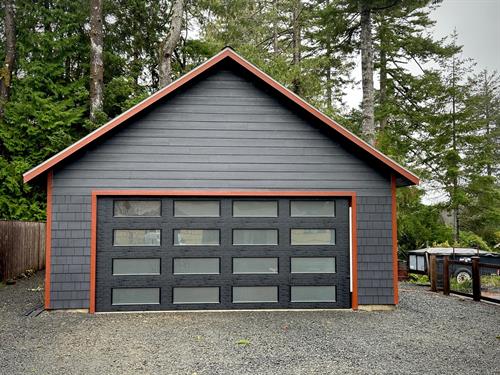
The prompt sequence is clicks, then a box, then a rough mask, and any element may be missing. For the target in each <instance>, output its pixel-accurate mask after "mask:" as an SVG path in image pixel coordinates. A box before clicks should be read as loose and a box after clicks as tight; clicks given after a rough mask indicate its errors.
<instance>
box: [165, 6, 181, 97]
mask: <svg viewBox="0 0 500 375" xmlns="http://www.w3.org/2000/svg"><path fill="white" fill-rule="evenodd" d="M172 7H173V8H172V18H171V21H170V28H169V30H168V33H167V36H166V38H165V40H164V41H163V42H162V43H161V45H160V64H159V65H160V67H159V70H160V88H161V87H165V86H167V85H168V84H169V83H170V82H172V55H173V53H174V50H175V47H177V43H178V42H179V39H180V36H181V27H182V14H183V12H184V0H175V2H174V4H173V5H172Z"/></svg>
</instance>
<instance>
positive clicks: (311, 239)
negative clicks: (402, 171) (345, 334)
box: [96, 197, 350, 311]
mask: <svg viewBox="0 0 500 375" xmlns="http://www.w3.org/2000/svg"><path fill="white" fill-rule="evenodd" d="M97 204H98V221H97V254H96V311H134V310H141V311H146V310H185V309H255V308H266V309H271V308H347V307H350V293H349V202H348V199H342V198H340V199H337V198H336V199H331V198H324V199H319V198H314V199H304V198H297V199H290V198H236V197H235V198H230V199H229V198H224V197H221V198H217V197H215V198H214V197H207V198H185V197H182V198H181V197H176V198H172V197H153V198H141V197H103V198H99V199H98V202H97Z"/></svg>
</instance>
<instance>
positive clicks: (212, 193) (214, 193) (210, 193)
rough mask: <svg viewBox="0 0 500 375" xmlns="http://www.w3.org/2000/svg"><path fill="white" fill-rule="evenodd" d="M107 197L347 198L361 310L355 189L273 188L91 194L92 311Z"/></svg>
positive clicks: (355, 306)
mask: <svg viewBox="0 0 500 375" xmlns="http://www.w3.org/2000/svg"><path fill="white" fill-rule="evenodd" d="M104 196H144V197H146V196H166V197H169V196H170V197H179V196H183V197H186V196H197V197H200V196H202V197H203V196H204V197H278V196H279V197H346V198H349V201H350V205H351V211H352V214H351V228H352V238H351V244H352V246H351V248H352V249H351V258H352V268H351V279H352V295H351V308H352V309H353V310H357V309H358V245H357V244H358V240H357V219H356V209H357V208H356V193H355V192H352V191H293V190H286V191H269V190H266V191H264V190H257V191H250V190H243V191H226V190H96V191H93V192H92V197H91V229H90V301H89V312H90V313H92V314H93V313H95V298H96V258H97V256H96V253H97V199H98V197H104Z"/></svg>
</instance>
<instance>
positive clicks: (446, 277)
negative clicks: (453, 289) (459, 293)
mask: <svg viewBox="0 0 500 375" xmlns="http://www.w3.org/2000/svg"><path fill="white" fill-rule="evenodd" d="M448 261H449V256H448V255H445V256H443V294H444V295H445V296H449V295H450V271H449V263H448Z"/></svg>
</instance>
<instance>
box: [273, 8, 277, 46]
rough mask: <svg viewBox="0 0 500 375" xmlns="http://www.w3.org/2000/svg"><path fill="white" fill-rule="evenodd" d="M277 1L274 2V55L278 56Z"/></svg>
mask: <svg viewBox="0 0 500 375" xmlns="http://www.w3.org/2000/svg"><path fill="white" fill-rule="evenodd" d="M276 2H277V0H273V53H274V54H275V55H277V54H278V8H277V7H276Z"/></svg>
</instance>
